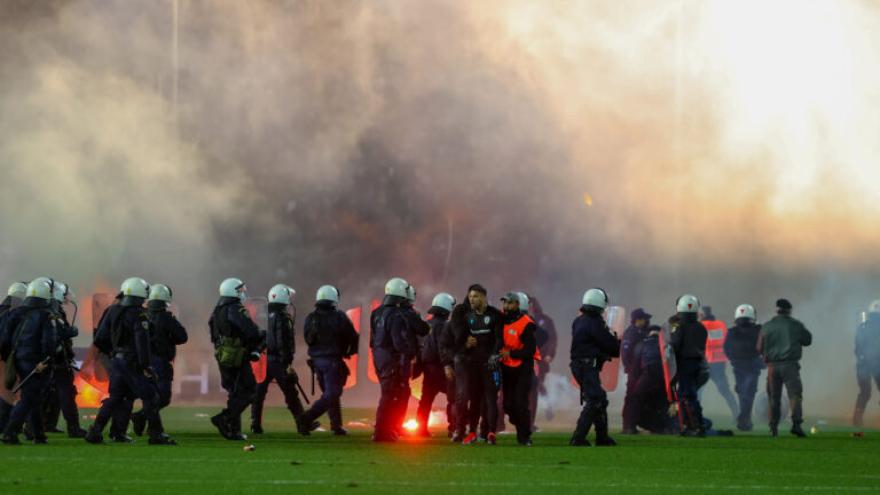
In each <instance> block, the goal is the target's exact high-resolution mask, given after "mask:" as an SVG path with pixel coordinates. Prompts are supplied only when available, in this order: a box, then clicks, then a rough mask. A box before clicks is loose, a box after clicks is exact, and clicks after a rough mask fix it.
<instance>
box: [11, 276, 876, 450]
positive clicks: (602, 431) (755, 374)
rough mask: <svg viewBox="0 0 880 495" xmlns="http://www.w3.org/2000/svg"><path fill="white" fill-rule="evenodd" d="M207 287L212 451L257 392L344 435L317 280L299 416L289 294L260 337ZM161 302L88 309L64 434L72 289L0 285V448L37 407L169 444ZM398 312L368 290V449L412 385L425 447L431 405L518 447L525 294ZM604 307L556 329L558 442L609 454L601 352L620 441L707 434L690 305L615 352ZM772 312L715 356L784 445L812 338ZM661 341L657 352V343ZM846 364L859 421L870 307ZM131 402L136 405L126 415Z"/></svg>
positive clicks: (484, 435) (392, 429)
mask: <svg viewBox="0 0 880 495" xmlns="http://www.w3.org/2000/svg"><path fill="white" fill-rule="evenodd" d="M219 293H220V298H219V300H218V302H217V304H216V306H215V308H214V310H213V312H212V314H211V317H210V320H209V327H210V334H211V341H212V343H213V345H214V348H215V358H216V360H217V363H218V366H219V369H220V376H221V384H222V387H223V388H224V389H225V390H226V391H227V393H228V399H227V403H226V407H225V408H224V409H223V410H222V411H221V412H220V413H218V414H217V415H215V416H213V417H212V418H211V422H212V424H213V425H214V426H215V427H216V428H217V430H218V432H219V433H220V434H221V435H222V436H223V437H224V438H227V439H230V440H242V439H245V438H246V435H245V434H244V433H243V432H242V428H241V415H242V413H243V412H244V411H245V409H247V408H248V407H249V406H250V407H251V431H252V432H253V433H262V409H263V407H262V406H263V401H264V399H265V396H266V392H267V389H268V387H269V385H270V383H271V382H273V381H274V382H276V383H277V384H278V386H279V388H280V389H281V391H282V392H283V394H284V397H285V402H286V404H287V407H288V409H289V410H290V412H291V414H292V415H293V418H294V421H295V424H296V428H297V431H298V432H299V433H300V434H302V435H309V434H310V432H312V431H314V430H315V429H316V428H318V427H319V426H320V423H319V422H318V421H317V420H318V419H319V418H320V417H321V416H322V415H323V414H325V413H326V414H327V415H328V417H329V421H330V428H331V431H332V432H333V433H334V434H335V435H346V434H347V432H346V430H345V429H344V427H343V425H342V414H341V404H340V398H341V395H342V391H343V387H344V384H345V382H346V379H347V377H348V373H349V371H348V366H347V364H346V363H345V361H344V360H345V359H347V358H350V357H351V356H352V355H354V354H355V353H357V349H358V334H357V332H356V331H355V329H354V327H353V325H352V322H351V321H350V320H349V318H348V316H347V315H346V314H345V313H344V312H342V311H340V310H339V309H338V307H337V306H338V303H339V296H340V294H339V290H338V289H336V288H335V287H333V286H330V285H325V286H323V287H321V288H320V289H319V290H318V291H317V294H316V298H315V308H314V310H313V311H312V312H311V313H309V314H308V316H306V318H305V324H304V337H305V341H306V343H307V345H308V355H309V360H308V364H309V367H310V368H311V370H312V372H313V373H314V375H315V377H316V378H317V380H318V383H319V384H320V387H321V390H322V395H321V397H320V398H319V399H318V400H317V401H315V403H314V404H313V405H311V407H310V408H309V409H308V410H306V409H305V408H304V407H303V405H302V402H301V400H300V396H299V393H298V392H302V388H301V386H300V384H299V378H298V376H297V374H296V372H295V371H294V365H293V359H294V354H295V344H294V342H295V339H294V325H295V312H294V310H293V305H292V299H293V296H294V294H295V292H294V290H293V289H292V288H291V287H289V286H287V285H284V284H278V285H275V286H274V287H272V289H271V290H270V291H269V294H268V298H267V299H268V313H269V317H268V328H267V329H266V330H261V329H260V328H259V326H258V325H257V324H256V323H255V322H254V320H253V319H252V317H251V315H250V314H249V312H248V309H247V308H246V307H245V306H244V302H245V300H246V297H247V287H246V285H245V283H244V282H243V281H242V280H240V279H237V278H229V279H226V280H224V281H223V282H222V283H221V284H220V288H219ZM171 299H172V293H171V289H170V288H169V287H167V286H165V285H162V284H154V285H152V286H150V285H149V284H148V283H147V282H146V281H145V280H143V279H141V278H137V277H134V278H129V279H127V280H125V281H124V282H123V283H122V286H121V290H120V293H119V294H118V295H117V299H116V302H115V303H114V304H113V305H112V306H110V307H108V308H107V309H106V310H105V312H104V314H103V315H102V317H101V319H100V322H99V323H98V325H97V328H96V331H95V334H94V347H95V348H96V349H97V351H99V352H100V354H101V355H103V359H104V360H105V363H106V367H107V368H108V369H109V374H110V382H109V396H108V397H107V399H105V400H104V401H103V403H102V405H101V408H100V410H99V411H98V413H97V415H96V418H95V421H94V423H93V424H92V426H91V427H90V428H89V429H88V430H87V431H86V430H83V429H82V428H80V426H79V412H78V411H77V409H76V402H75V397H76V388H75V386H74V383H73V380H74V373H75V371H76V368H75V363H74V361H73V353H72V348H73V347H72V339H73V338H74V337H75V336H76V335H77V334H78V330H77V328H76V326H75V315H74V320H73V321H70V320H69V319H68V316H67V314H66V312H65V310H64V304H66V303H69V302H72V301H73V297H72V293H71V292H70V290H69V288H68V287H67V285H65V284H63V283H61V282H57V281H55V280H52V279H49V278H45V277H42V278H38V279H35V280H34V281H32V282H30V283H29V284H24V283H16V284H13V285H12V286H11V287H10V289H9V292H8V297H7V298H6V299H5V300H4V301H3V303H2V304H0V358H2V359H3V361H4V362H5V368H4V369H5V380H4V381H5V384H4V385H5V388H6V389H7V390H12V391H13V392H14V393H15V392H20V398H19V400H18V401H17V402H15V404H14V406H13V404H12V402H13V399H12V398H10V396H9V395H8V394H7V395H6V397H7V399H8V400H2V401H0V429H2V432H3V437H2V440H3V442H4V443H7V444H15V443H18V442H19V438H18V436H19V434H20V433H21V432H22V430H23V429H24V430H25V433H26V434H27V435H28V438H30V439H32V440H33V441H34V442H36V443H45V442H46V433H45V432H46V427H47V424H48V425H49V427H50V431H54V428H55V422H57V414H56V417H54V418H53V415H52V408H51V407H47V405H49V404H51V403H55V404H57V408H58V409H59V410H60V411H61V412H62V413H63V415H64V417H65V419H66V421H67V428H68V431H67V433H68V435H69V436H71V437H82V438H85V440H86V441H88V442H90V443H101V442H103V430H104V428H105V427H106V425H107V424H108V423H110V422H111V421H112V423H113V424H112V425H111V431H110V437H111V439H112V440H113V441H115V442H131V441H132V439H131V438H130V437H128V436H127V431H128V425H129V422H130V423H131V424H132V427H133V430H134V432H135V434H137V435H142V434H143V433H144V432H145V431H146V432H147V433H148V435H149V443H150V444H151V445H173V444H175V441H174V440H173V439H172V438H171V437H169V436H168V435H167V434H165V432H164V428H163V425H162V419H161V415H160V411H161V409H163V408H164V407H166V406H168V404H169V403H170V400H171V382H172V380H173V367H172V361H173V359H174V356H175V352H176V351H175V349H176V346H178V345H181V344H184V343H185V342H186V341H187V332H186V329H185V328H184V327H183V326H182V325H181V324H180V323H179V321H178V320H177V319H176V318H175V316H174V315H173V314H172V313H171V312H170V311H169V307H168V306H169V304H170V303H171ZM415 301H416V290H415V288H414V287H413V286H412V285H410V284H409V283H407V282H406V281H405V280H403V279H401V278H393V279H391V280H389V281H388V283H387V284H386V285H385V297H384V300H383V301H382V304H381V305H380V306H379V307H377V308H376V309H375V310H374V311H373V312H372V314H371V315H370V329H371V332H370V348H371V350H372V352H373V356H374V366H375V372H376V375H377V377H378V378H379V383H380V390H381V396H380V398H379V402H378V407H377V410H376V423H375V431H374V433H373V437H372V438H373V440H374V441H376V442H394V441H396V440H397V439H398V438H399V437H400V436H401V434H402V431H403V430H402V428H403V422H404V418H405V415H406V410H407V405H408V403H409V400H410V395H411V390H410V381H411V380H412V379H414V378H417V377H418V376H419V375H423V376H424V382H423V391H422V397H421V399H420V401H419V405H418V410H417V422H418V424H419V429H418V431H417V434H418V435H423V436H427V435H429V433H428V429H427V426H428V420H429V414H430V410H431V405H432V403H433V401H434V399H435V398H436V396H437V395H438V394H440V393H444V394H446V395H447V398H448V404H449V405H448V407H447V416H448V419H449V428H448V430H449V435H450V437H451V438H452V441H453V442H456V443H462V444H465V445H468V444H472V443H475V442H478V441H483V442H485V443H487V444H489V445H494V444H496V443H497V433H498V425H499V423H501V421H499V414H500V413H501V411H503V413H505V414H506V415H507V416H508V418H509V421H510V423H511V424H512V425H513V426H514V427H515V429H516V440H517V442H518V443H519V444H520V445H524V446H529V445H531V442H532V440H531V436H532V432H533V431H534V424H533V417H534V405H533V398H532V395H533V393H534V390H535V385H536V383H537V381H536V375H535V369H536V367H538V366H536V363H539V362H540V361H541V359H542V357H541V353H540V350H539V346H538V342H537V340H538V338H537V335H538V333H539V328H538V326H537V325H536V323H535V320H534V319H533V317H532V316H531V315H530V314H529V311H528V309H529V302H530V301H529V297H528V295H526V294H525V293H523V292H516V291H511V292H508V293H507V294H506V295H505V296H504V297H502V298H501V301H502V304H503V305H502V307H501V309H498V308H495V307H493V306H491V305H489V303H488V294H487V291H486V289H485V288H484V287H483V286H481V285H479V284H474V285H471V286H470V287H469V288H468V290H467V296H466V300H465V301H462V302H460V303H457V302H456V300H455V298H454V297H453V296H452V295H450V294H448V293H440V294H437V295H436V296H435V297H434V298H433V300H432V304H431V307H430V309H429V310H428V311H427V314H428V316H427V318H426V319H423V318H422V316H421V315H420V314H419V313H418V312H417V311H416V310H415V308H414V306H413V304H414V303H415ZM609 305H610V298H609V296H608V294H607V293H606V292H605V291H604V290H603V289H601V288H593V289H590V290H588V291H587V292H586V293H585V294H584V297H583V299H582V305H581V308H580V315H579V316H578V317H577V318H576V319H575V320H574V322H573V323H572V343H571V363H570V367H571V372H572V375H573V377H574V378H575V380H576V381H577V383H578V385H579V387H580V391H581V392H580V393H581V400H582V404H583V409H582V411H581V413H580V416H579V418H578V420H577V424H576V427H575V430H574V432H573V434H572V437H571V439H570V445H573V446H586V445H590V442H589V441H588V440H587V435H588V434H589V432H590V430H591V429H593V428H594V429H595V443H596V445H598V446H613V445H615V441H614V440H613V439H612V438H611V436H610V435H609V433H608V414H607V407H608V399H607V395H606V393H605V391H604V389H603V387H602V383H601V370H602V367H603V365H604V364H605V363H606V362H608V361H610V360H611V359H612V358H615V357H618V356H620V357H621V358H622V361H623V364H624V369H625V371H626V372H627V374H628V382H627V397H626V400H625V404H624V411H623V416H624V430H623V433H636V432H637V429H636V426H640V427H642V428H644V429H647V430H649V431H652V432H655V433H672V432H676V433H680V434H682V435H687V436H705V435H706V434H711V432H712V431H713V430H712V429H711V422H710V421H708V420H707V419H705V418H704V417H703V414H702V407H701V404H700V401H699V395H698V390H699V388H700V387H701V386H702V385H703V384H705V383H706V381H708V379H709V378H708V377H709V370H708V364H707V362H706V356H705V352H706V341H707V335H708V334H707V330H706V327H705V326H704V324H703V323H702V322H701V320H700V301H699V300H698V299H697V298H696V297H695V296H692V295H684V296H682V297H680V298H679V299H678V300H677V302H676V313H675V314H674V315H673V316H672V317H670V318H669V320H668V325H666V326H665V328H664V327H660V326H657V325H651V324H650V319H651V315H650V314H648V313H646V312H645V311H644V310H642V309H638V310H636V311H634V312H633V314H632V326H631V327H630V328H629V329H627V332H626V333H625V334H624V336H623V339H622V341H621V340H620V339H619V338H618V336H617V335H616V334H614V333H613V332H611V330H610V329H609V327H608V325H607V323H606V321H605V316H604V315H605V312H606V310H607V309H608V307H609ZM776 311H777V314H776V316H775V317H774V318H772V319H771V320H770V321H768V322H767V323H765V324H764V325H758V324H757V322H756V311H755V308H754V307H753V306H751V305H748V304H744V305H741V306H739V307H738V308H737V310H736V320H735V325H734V326H733V327H732V328H731V329H730V330H729V332H728V333H727V336H726V338H725V341H724V352H725V353H726V355H727V357H728V358H729V360H730V361H731V364H732V365H733V370H734V375H735V378H736V392H737V394H738V396H739V414H738V416H737V426H738V428H739V429H740V430H744V431H748V430H750V429H752V423H751V410H752V404H753V402H754V397H755V394H756V391H757V383H758V378H759V376H760V373H761V371H762V369H763V368H765V367H766V368H767V370H768V377H767V392H768V398H769V403H770V429H771V433H772V434H773V435H774V436H775V435H777V434H778V425H779V421H780V398H781V393H782V388H783V387H785V388H786V390H787V392H788V398H789V403H790V406H791V417H792V428H791V433H792V434H794V435H797V436H801V437H802V436H804V432H803V429H802V427H801V424H802V422H803V415H802V384H801V380H800V365H799V361H800V358H801V354H802V350H801V349H802V347H804V346H808V345H810V343H811V340H812V337H811V335H810V332H809V331H808V330H807V329H806V328H805V327H804V325H803V324H802V323H801V322H799V321H798V320H796V319H794V318H793V317H792V316H791V313H792V305H791V303H790V302H789V301H788V300H785V299H780V300H779V301H777V303H776ZM702 316H703V317H705V312H704V314H703V315H702ZM661 339H663V340H662V341H663V342H666V343H667V345H666V346H663V345H661ZM263 352H265V353H266V355H267V366H266V376H265V379H264V380H263V381H262V382H261V383H259V384H258V383H257V382H256V379H255V377H254V373H253V370H252V367H251V364H250V363H251V362H252V361H256V360H259V359H260V356H261V353H263ZM856 355H857V357H858V378H859V386H860V394H859V398H858V401H857V403H856V410H855V413H854V418H853V422H854V423H856V424H860V423H861V421H862V414H863V411H864V407H865V404H866V402H867V400H868V398H869V396H870V379H871V378H873V379H874V380H875V381H877V382H878V386H880V301H877V302H875V303H873V304H872V305H871V307H870V310H869V312H868V314H867V316H866V317H865V318H864V322H863V323H862V325H861V326H860V327H859V330H858V334H857V339H856ZM302 393H303V396H304V395H305V394H304V392H302ZM499 397H500V398H501V400H499ZM138 399H139V400H140V401H141V403H142V409H141V410H140V411H139V412H136V413H132V405H133V403H134V401H135V400H138ZM670 406H677V408H676V407H670ZM668 411H673V412H677V414H667V412H668ZM675 418H677V420H676V419H675Z"/></svg>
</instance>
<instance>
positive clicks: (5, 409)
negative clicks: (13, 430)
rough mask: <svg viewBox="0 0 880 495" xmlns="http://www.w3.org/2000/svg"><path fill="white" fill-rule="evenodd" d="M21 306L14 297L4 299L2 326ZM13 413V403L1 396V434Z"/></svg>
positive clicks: (0, 311) (0, 317)
mask: <svg viewBox="0 0 880 495" xmlns="http://www.w3.org/2000/svg"><path fill="white" fill-rule="evenodd" d="M20 304H21V300H20V299H18V298H16V297H12V296H6V298H5V299H3V302H2V303H0V326H2V324H3V323H2V319H3V315H5V314H6V313H7V312H9V310H11V309H13V308H15V307H16V306H18V305H20ZM2 339H3V335H2V333H0V341H2ZM0 366H3V367H4V369H5V366H6V364H5V363H4V362H2V361H0ZM10 412H12V403H10V402H7V401H6V400H5V398H4V397H3V396H0V432H2V431H3V430H4V429H5V428H6V423H7V422H8V421H9V413H10Z"/></svg>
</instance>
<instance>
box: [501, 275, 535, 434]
mask: <svg viewBox="0 0 880 495" xmlns="http://www.w3.org/2000/svg"><path fill="white" fill-rule="evenodd" d="M502 300H503V301H504V327H503V329H502V332H503V333H502V335H503V339H502V340H503V347H502V348H501V352H500V356H501V359H500V361H501V383H502V388H503V390H504V392H503V394H504V410H505V411H506V412H507V417H508V418H510V422H511V423H512V424H513V425H514V426H515V427H516V441H517V443H519V444H520V445H525V446H531V445H532V415H531V413H530V412H529V393H530V392H531V390H532V384H533V383H534V381H535V358H536V357H537V356H539V354H538V344H537V342H536V339H535V334H536V332H537V325H535V322H534V320H532V318H531V317H530V316H529V315H528V314H526V313H525V312H524V311H522V310H520V308H526V309H528V307H529V300H528V296H526V295H525V294H524V293H522V292H508V293H507V295H506V296H504V298H502Z"/></svg>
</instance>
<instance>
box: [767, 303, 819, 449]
mask: <svg viewBox="0 0 880 495" xmlns="http://www.w3.org/2000/svg"><path fill="white" fill-rule="evenodd" d="M791 310H792V306H791V302H789V301H788V300H787V299H780V300H778V301H776V313H777V314H776V316H775V317H773V319H772V320H770V321H768V322H767V323H765V324H764V326H763V328H761V336H760V337H759V338H758V351H759V352H760V353H761V355H762V356H764V362H765V363H767V396H768V398H769V402H770V433H771V434H772V435H773V436H774V437H775V436H777V435H778V434H779V430H778V428H779V419H780V418H779V416H780V410H779V408H780V399H781V398H782V386H783V385H785V389H786V390H787V391H788V403H789V404H790V406H791V434H792V435H795V436H797V437H801V438H803V437H805V436H806V434H805V433H804V430H803V429H802V428H801V423H803V422H804V419H803V400H804V397H803V393H804V392H803V390H804V388H803V384H802V383H801V365H800V360H801V356H802V354H803V347H806V346H809V345H810V344H812V343H813V335H812V334H811V333H810V332H809V330H807V328H806V327H805V326H804V324H803V323H801V322H800V321H798V320H796V319H794V318H792V316H791Z"/></svg>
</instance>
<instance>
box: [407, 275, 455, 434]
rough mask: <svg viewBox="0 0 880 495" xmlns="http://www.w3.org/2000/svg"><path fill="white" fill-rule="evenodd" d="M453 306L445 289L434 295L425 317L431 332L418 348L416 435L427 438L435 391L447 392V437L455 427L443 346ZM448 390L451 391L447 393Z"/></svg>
mask: <svg viewBox="0 0 880 495" xmlns="http://www.w3.org/2000/svg"><path fill="white" fill-rule="evenodd" d="M454 307H455V298H454V297H452V295H450V294H447V293H445V292H441V293H439V294H437V295H436V296H434V300H433V301H431V308H430V309H429V310H428V314H429V315H431V319H429V320H428V325H430V328H431V330H430V332H429V333H428V335H427V336H426V337H425V339H424V341H423V343H422V349H421V357H422V359H421V362H420V367H421V373H422V375H423V377H424V378H423V379H422V397H421V398H420V399H419V407H418V409H417V410H416V421H417V422H418V425H419V429H418V432H417V433H418V435H419V436H422V437H429V436H431V434H430V433H429V432H428V420H429V419H430V417H431V404H433V403H434V398H436V397H437V394H440V393H443V394H446V418H447V420H448V423H449V425H448V427H449V434H450V436H451V435H452V433H453V432H454V430H455V426H454V425H455V421H454V417H455V414H454V412H453V410H454V409H455V407H454V405H455V389H454V385H451V384H452V383H454V381H453V380H454V376H455V375H454V373H453V370H452V356H451V355H450V354H449V353H448V352H446V349H445V348H444V347H443V344H442V342H443V335H444V332H445V331H446V324H447V322H448V321H449V315H450V314H452V309H453V308H454ZM450 391H451V393H450Z"/></svg>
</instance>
